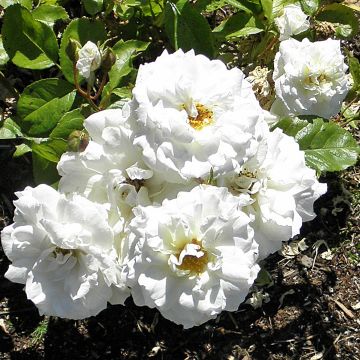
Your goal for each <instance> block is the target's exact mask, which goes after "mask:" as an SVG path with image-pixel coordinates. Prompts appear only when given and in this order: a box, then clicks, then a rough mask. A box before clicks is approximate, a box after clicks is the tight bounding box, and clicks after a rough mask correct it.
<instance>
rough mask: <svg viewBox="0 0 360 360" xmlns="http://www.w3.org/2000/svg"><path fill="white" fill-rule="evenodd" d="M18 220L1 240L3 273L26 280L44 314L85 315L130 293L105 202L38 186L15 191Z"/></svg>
mask: <svg viewBox="0 0 360 360" xmlns="http://www.w3.org/2000/svg"><path fill="white" fill-rule="evenodd" d="M16 195H17V196H18V198H19V199H18V200H17V201H15V202H14V204H15V206H16V209H15V216H14V223H13V224H12V225H9V226H7V227H5V228H4V230H3V231H2V233H1V241H2V246H3V249H4V252H5V254H6V256H7V257H8V258H9V259H10V261H11V262H12V264H11V265H10V266H9V269H8V271H7V272H6V274H5V277H6V278H8V279H9V280H11V281H13V282H16V283H20V284H25V292H26V295H27V297H28V299H29V300H31V301H32V302H33V303H34V304H35V305H36V306H37V307H38V309H39V312H40V314H41V315H50V316H59V317H63V318H68V319H83V318H86V317H89V316H92V315H96V314H98V313H99V312H100V311H102V310H103V309H105V308H106V306H107V302H111V303H114V304H115V303H121V304H123V303H124V301H125V299H126V298H127V297H128V295H129V291H128V288H127V287H126V286H125V285H124V282H123V278H122V275H121V271H120V265H119V264H118V262H117V259H116V254H115V251H114V250H113V241H114V234H113V231H112V229H111V227H110V226H109V224H108V213H107V210H106V208H105V207H104V206H102V205H99V204H94V203H92V202H90V201H89V200H87V199H85V198H83V197H81V196H79V195H73V196H70V197H65V196H64V195H60V194H59V193H58V192H57V191H56V190H54V189H53V188H51V187H49V186H47V185H39V186H37V187H36V188H31V187H27V188H26V189H25V190H24V191H22V192H18V193H16Z"/></svg>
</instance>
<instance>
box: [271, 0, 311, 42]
mask: <svg viewBox="0 0 360 360" xmlns="http://www.w3.org/2000/svg"><path fill="white" fill-rule="evenodd" d="M275 24H276V26H277V27H278V29H279V33H280V36H279V39H280V41H283V40H287V39H289V38H290V37H291V36H292V35H298V34H301V33H302V32H304V31H306V30H307V29H309V27H310V22H309V19H308V16H307V15H306V14H304V13H303V11H302V10H301V6H300V5H296V4H290V5H287V6H285V7H284V9H283V12H282V14H281V15H280V16H278V17H276V18H275Z"/></svg>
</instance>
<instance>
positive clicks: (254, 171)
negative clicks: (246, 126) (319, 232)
mask: <svg viewBox="0 0 360 360" xmlns="http://www.w3.org/2000/svg"><path fill="white" fill-rule="evenodd" d="M217 182H218V185H220V186H227V187H228V188H229V190H230V191H231V192H232V193H233V194H244V193H245V194H249V195H251V197H252V199H253V203H252V204H251V205H250V206H248V207H247V209H246V210H247V212H248V213H250V214H254V215H255V221H254V223H253V224H252V226H253V227H254V231H255V235H254V238H255V240H256V241H257V243H258V244H259V258H260V259H264V258H265V257H267V256H268V255H269V254H271V253H273V252H275V251H278V250H280V248H281V245H282V242H283V241H287V240H289V239H290V238H291V237H293V236H295V235H297V234H299V232H300V228H301V225H302V222H303V221H309V220H312V219H313V218H314V217H315V216H316V215H315V213H314V211H313V204H314V201H315V200H316V199H318V198H319V197H320V195H322V194H324V193H325V192H326V184H321V183H319V182H318V181H317V179H316V174H315V171H314V170H312V169H310V168H308V167H307V166H306V165H305V157H304V152H303V151H300V150H299V145H298V144H297V143H296V142H295V140H294V139H293V138H292V137H290V136H287V135H285V134H283V132H282V130H280V129H275V130H274V131H273V132H270V133H269V134H268V135H267V137H266V138H264V139H263V140H262V142H261V143H260V146H259V148H258V152H257V154H256V156H254V157H253V158H251V159H250V160H248V161H247V162H245V164H244V165H243V167H242V169H241V171H240V172H237V173H236V172H229V173H228V174H226V175H224V176H220V177H218V179H217Z"/></svg>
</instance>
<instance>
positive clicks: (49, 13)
mask: <svg viewBox="0 0 360 360" xmlns="http://www.w3.org/2000/svg"><path fill="white" fill-rule="evenodd" d="M32 14H33V17H34V19H36V20H39V21H41V22H43V23H44V24H46V25H48V26H51V27H52V26H54V24H55V22H56V21H57V20H67V19H69V15H68V13H67V12H66V10H65V9H64V8H63V7H62V6H57V5H49V4H43V5H40V6H38V7H37V8H36V9H34V11H33V12H32Z"/></svg>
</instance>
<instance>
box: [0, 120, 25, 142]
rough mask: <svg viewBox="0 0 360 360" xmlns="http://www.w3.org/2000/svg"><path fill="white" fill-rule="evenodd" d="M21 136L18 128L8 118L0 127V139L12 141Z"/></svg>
mask: <svg viewBox="0 0 360 360" xmlns="http://www.w3.org/2000/svg"><path fill="white" fill-rule="evenodd" d="M22 135H23V134H22V132H21V129H20V126H19V125H18V124H17V123H16V122H15V121H14V120H12V119H10V118H9V119H6V120H5V121H4V123H3V124H2V126H1V127H0V139H14V138H17V137H19V136H22Z"/></svg>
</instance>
